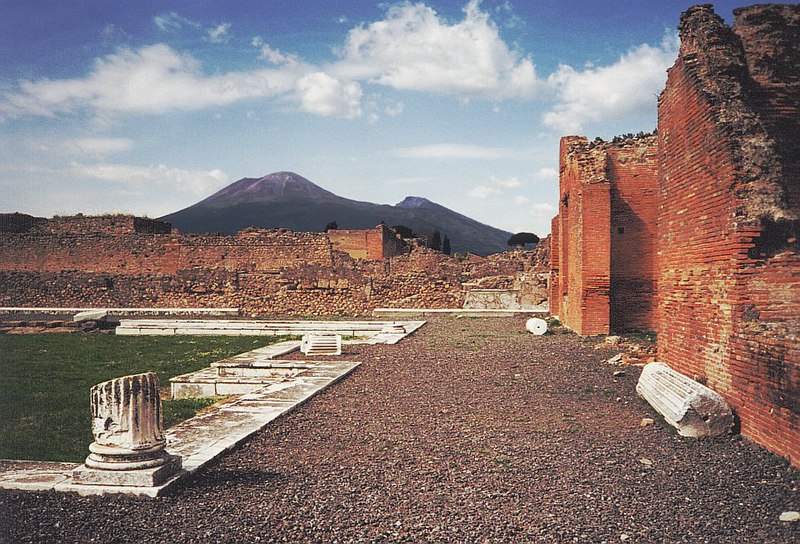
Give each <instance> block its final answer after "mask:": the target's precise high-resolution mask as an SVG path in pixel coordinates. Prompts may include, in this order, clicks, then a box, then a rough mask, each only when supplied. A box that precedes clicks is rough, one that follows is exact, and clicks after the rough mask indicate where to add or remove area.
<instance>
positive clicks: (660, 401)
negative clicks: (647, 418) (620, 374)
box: [636, 363, 733, 437]
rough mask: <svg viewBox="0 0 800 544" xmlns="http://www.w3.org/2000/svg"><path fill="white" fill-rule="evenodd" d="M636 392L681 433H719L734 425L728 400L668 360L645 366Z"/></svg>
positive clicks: (698, 435) (696, 434)
mask: <svg viewBox="0 0 800 544" xmlns="http://www.w3.org/2000/svg"><path fill="white" fill-rule="evenodd" d="M636 392H637V393H638V394H639V396H640V397H642V398H643V399H645V400H646V401H647V402H649V403H650V405H651V406H652V407H653V408H655V410H656V411H657V412H658V413H660V414H661V415H662V416H664V419H665V420H666V421H667V423H669V424H670V425H672V426H673V427H675V428H676V429H678V434H680V435H681V436H689V437H702V436H717V435H720V434H724V433H727V432H730V430H731V429H732V428H733V413H732V412H731V409H730V407H729V406H728V404H727V403H726V402H725V399H723V398H722V397H721V396H720V395H719V394H717V393H716V392H714V391H713V390H711V389H709V388H708V387H706V386H704V385H702V384H699V383H697V382H695V381H693V380H691V379H690V378H688V377H686V376H684V375H683V374H680V373H679V372H676V371H674V370H672V369H671V368H670V367H668V366H667V365H665V364H664V363H650V364H648V365H646V366H645V367H644V369H643V370H642V375H641V376H640V377H639V382H638V383H637V384H636Z"/></svg>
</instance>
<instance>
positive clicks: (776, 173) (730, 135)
mask: <svg viewBox="0 0 800 544" xmlns="http://www.w3.org/2000/svg"><path fill="white" fill-rule="evenodd" d="M679 29H680V38H681V47H680V53H679V58H678V60H677V61H676V64H675V66H673V67H672V68H671V69H670V71H672V70H674V69H675V68H676V66H678V65H680V66H682V68H683V70H684V71H685V72H686V74H687V75H688V76H689V77H690V79H692V80H694V84H695V87H696V90H697V91H698V92H699V94H700V95H701V96H702V97H703V98H704V100H705V102H706V103H707V104H708V105H709V106H710V109H711V112H712V115H713V116H714V121H715V124H716V126H717V130H718V131H719V136H720V138H721V139H724V140H727V141H729V142H731V150H732V153H733V155H734V162H735V163H736V164H737V166H738V168H737V176H738V179H737V183H736V186H735V187H734V189H733V190H734V191H735V192H736V196H737V198H738V200H739V202H740V206H739V207H738V209H737V210H736V216H737V217H738V218H739V221H741V223H742V224H743V225H746V224H750V225H754V224H758V223H760V222H761V221H762V220H764V219H771V220H782V219H794V215H793V213H792V212H791V210H790V208H789V207H788V205H787V203H786V194H785V190H784V187H783V184H782V176H783V169H782V165H781V160H780V157H779V155H778V153H777V151H776V149H775V142H774V141H773V140H772V138H770V137H769V135H768V134H767V131H766V129H765V127H764V124H763V123H762V121H761V119H760V117H759V115H758V114H757V113H756V111H755V109H754V107H753V105H752V104H751V103H750V102H751V101H752V99H753V96H754V94H755V93H754V91H755V86H756V85H755V83H754V82H753V80H752V79H751V77H750V74H749V72H748V67H747V61H746V58H745V53H744V48H743V46H742V41H741V39H740V37H739V36H737V35H736V34H735V33H734V32H733V30H732V29H731V28H729V27H728V26H727V25H726V24H725V22H724V21H723V20H722V19H721V18H720V17H719V16H718V15H717V14H716V13H714V10H713V8H712V6H711V5H709V4H703V5H699V6H693V7H691V8H689V9H688V10H686V11H685V12H684V13H683V14H682V15H681V21H680V26H679Z"/></svg>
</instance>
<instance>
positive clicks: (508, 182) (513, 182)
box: [489, 176, 522, 189]
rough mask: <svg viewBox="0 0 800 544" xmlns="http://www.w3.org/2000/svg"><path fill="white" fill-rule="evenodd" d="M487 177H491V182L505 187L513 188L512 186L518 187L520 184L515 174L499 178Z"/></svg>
mask: <svg viewBox="0 0 800 544" xmlns="http://www.w3.org/2000/svg"><path fill="white" fill-rule="evenodd" d="M489 179H491V180H492V183H494V184H495V185H497V186H499V187H503V188H505V189H513V188H514V187H519V186H520V185H522V182H521V181H520V180H519V179H518V178H517V177H516V176H512V177H510V178H508V179H500V178H498V177H497V176H490V177H489Z"/></svg>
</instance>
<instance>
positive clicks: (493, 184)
mask: <svg viewBox="0 0 800 544" xmlns="http://www.w3.org/2000/svg"><path fill="white" fill-rule="evenodd" d="M521 185H522V182H521V181H520V180H519V179H518V178H517V177H515V176H512V177H510V178H506V179H502V178H498V177H497V176H489V183H488V184H485V185H478V186H476V187H473V188H472V189H470V190H469V191H468V192H467V196H471V197H473V198H480V199H484V198H489V197H492V196H498V195H501V194H503V193H504V192H505V191H506V189H515V188H517V187H520V186H521Z"/></svg>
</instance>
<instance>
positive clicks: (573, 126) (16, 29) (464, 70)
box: [0, 0, 745, 234]
mask: <svg viewBox="0 0 800 544" xmlns="http://www.w3.org/2000/svg"><path fill="white" fill-rule="evenodd" d="M0 5H1V6H2V8H3V9H2V11H3V14H4V16H3V17H2V19H0V191H2V195H3V196H2V199H0V211H2V212H13V211H19V212H24V213H30V214H34V215H41V216H52V215H56V214H57V215H65V214H72V213H77V212H83V213H87V214H88V213H105V212H128V213H134V214H137V215H147V216H150V217H157V216H160V215H164V214H166V213H169V212H172V211H176V210H178V209H181V208H183V207H186V206H188V205H190V204H193V203H195V202H197V201H198V200H200V199H202V198H204V197H206V196H208V195H209V194H211V193H213V192H214V191H217V190H218V189H221V188H222V187H224V186H225V185H227V184H228V183H230V182H233V181H235V180H237V179H240V178H243V177H260V176H262V175H265V174H268V173H271V172H275V171H280V170H291V171H294V172H297V173H299V174H301V175H303V176H305V177H306V178H308V179H310V180H311V181H313V182H315V183H317V184H318V185H321V186H322V187H324V188H325V189H328V190H330V191H333V192H335V193H337V194H339V195H341V196H344V197H347V198H353V199H356V200H366V201H371V202H377V203H385V204H395V203H397V202H399V201H400V200H402V199H403V198H404V197H405V196H407V195H415V196H423V197H426V198H428V199H430V200H433V201H435V202H437V203H439V204H442V205H444V206H447V207H449V208H451V209H453V210H456V211H458V212H461V213H464V214H466V215H468V216H471V217H473V218H475V219H478V220H479V221H482V222H484V223H487V224H490V225H492V226H496V227H499V228H503V229H505V230H509V231H513V232H517V231H521V230H525V231H533V232H536V233H538V234H546V233H547V232H549V229H550V223H549V221H550V218H551V217H552V215H553V214H554V213H555V204H556V201H557V194H558V180H557V169H558V141H559V138H560V137H561V136H562V135H566V134H582V135H586V136H588V137H589V138H590V139H593V138H594V137H596V136H601V137H603V138H610V137H612V136H614V135H616V134H620V133H626V132H638V131H642V130H643V131H650V130H652V129H654V128H655V126H656V98H657V94H658V92H659V91H660V90H661V88H662V87H663V83H664V81H665V78H666V74H665V70H666V68H668V67H669V66H670V65H671V64H672V63H673V61H674V59H675V56H676V54H677V46H678V41H677V35H676V30H675V29H676V27H677V24H678V21H679V16H680V13H681V12H682V11H683V10H685V9H686V8H687V7H688V6H690V5H692V2H681V1H669V2H662V1H642V2H631V1H624V2H623V1H615V0H607V1H603V2H597V1H596V0H595V1H569V0H560V1H555V0H540V1H533V0H528V1H523V0H483V1H481V2H477V1H475V0H472V1H467V0H461V1H454V0H426V1H422V2H400V3H395V2H373V1H343V0H328V1H326V2H319V1H318V0H260V1H256V0H239V1H237V2H222V1H211V0H206V1H191V2H190V1H181V2H168V1H164V2H161V1H159V2H148V1H141V0H139V1H136V2H127V1H125V2H123V1H107V0H96V1H86V0H73V1H70V2H64V1H63V0H57V1H55V0H47V1H45V0H37V1H29V0H0ZM714 5H715V9H716V11H717V13H718V14H720V15H721V16H722V17H723V18H724V19H725V20H726V21H728V22H729V23H730V22H731V19H732V15H731V12H732V9H733V8H734V7H737V6H741V5H745V4H740V3H730V2H715V3H714Z"/></svg>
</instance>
